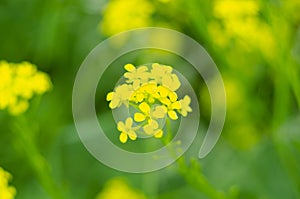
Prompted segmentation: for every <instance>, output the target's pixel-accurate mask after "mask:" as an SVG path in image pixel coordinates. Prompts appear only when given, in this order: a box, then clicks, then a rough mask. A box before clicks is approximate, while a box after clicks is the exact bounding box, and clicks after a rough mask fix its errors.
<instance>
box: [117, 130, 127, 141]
mask: <svg viewBox="0 0 300 199" xmlns="http://www.w3.org/2000/svg"><path fill="white" fill-rule="evenodd" d="M127 139H128V136H127V134H126V133H124V132H122V133H121V134H120V136H119V140H120V142H122V143H126V142H127Z"/></svg>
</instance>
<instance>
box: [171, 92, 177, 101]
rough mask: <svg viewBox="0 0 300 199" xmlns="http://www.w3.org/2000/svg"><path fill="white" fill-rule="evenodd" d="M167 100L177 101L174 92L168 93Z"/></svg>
mask: <svg viewBox="0 0 300 199" xmlns="http://www.w3.org/2000/svg"><path fill="white" fill-rule="evenodd" d="M169 98H170V100H171V102H175V101H176V100H177V98H178V97H177V94H176V93H175V92H170V93H169Z"/></svg>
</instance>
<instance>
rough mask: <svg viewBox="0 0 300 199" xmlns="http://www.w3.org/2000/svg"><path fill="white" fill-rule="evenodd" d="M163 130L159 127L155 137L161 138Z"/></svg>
mask: <svg viewBox="0 0 300 199" xmlns="http://www.w3.org/2000/svg"><path fill="white" fill-rule="evenodd" d="M163 133H164V132H163V131H162V130H161V129H159V130H158V131H157V132H156V133H155V134H154V137H155V138H161V137H162V136H163Z"/></svg>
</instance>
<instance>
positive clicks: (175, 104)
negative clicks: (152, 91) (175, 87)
mask: <svg viewBox="0 0 300 199" xmlns="http://www.w3.org/2000/svg"><path fill="white" fill-rule="evenodd" d="M158 90H159V93H160V96H161V98H160V99H159V100H160V102H161V103H162V104H164V105H165V109H166V112H167V113H168V116H169V117H170V118H171V119H172V120H177V119H178V116H177V113H176V111H175V110H179V109H180V108H181V106H180V103H179V101H177V99H178V97H177V94H176V93H175V92H172V91H170V90H168V89H167V88H166V87H163V86H160V87H159V89H158Z"/></svg>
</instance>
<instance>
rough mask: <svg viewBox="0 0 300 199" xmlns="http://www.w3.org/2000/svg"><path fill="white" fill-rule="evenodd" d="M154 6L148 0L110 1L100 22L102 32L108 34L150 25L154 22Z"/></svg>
mask: <svg viewBox="0 0 300 199" xmlns="http://www.w3.org/2000/svg"><path fill="white" fill-rule="evenodd" d="M153 12H154V6H153V5H152V3H150V2H149V1H147V0H126V1H124V0H113V1H109V3H108V5H107V7H106V9H105V10H104V13H103V14H104V15H103V19H102V21H101V22H100V29H101V31H102V33H104V34H105V35H107V36H111V35H114V34H117V33H119V32H122V31H126V30H130V29H133V28H141V27H148V26H151V24H152V18H151V17H152V14H153Z"/></svg>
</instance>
